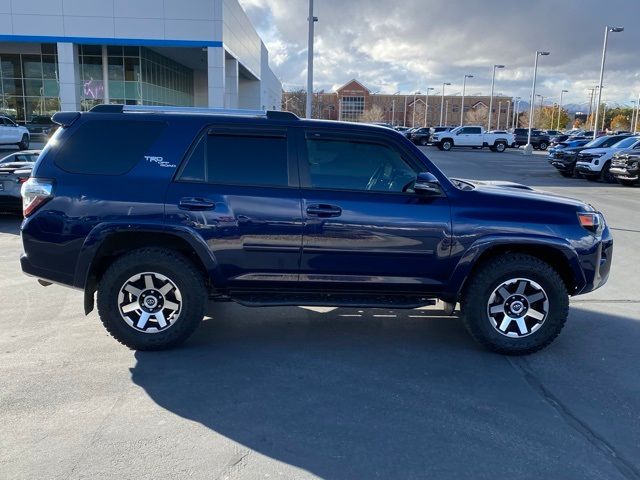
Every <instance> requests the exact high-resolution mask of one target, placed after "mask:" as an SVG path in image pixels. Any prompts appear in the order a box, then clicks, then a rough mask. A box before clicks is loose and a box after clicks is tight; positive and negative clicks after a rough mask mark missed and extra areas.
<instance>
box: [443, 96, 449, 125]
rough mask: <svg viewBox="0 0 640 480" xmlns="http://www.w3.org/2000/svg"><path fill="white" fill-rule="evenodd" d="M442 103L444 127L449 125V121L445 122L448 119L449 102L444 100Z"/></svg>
mask: <svg viewBox="0 0 640 480" xmlns="http://www.w3.org/2000/svg"><path fill="white" fill-rule="evenodd" d="M444 103H446V107H445V109H444V124H445V125H446V124H447V123H449V120H447V119H448V117H449V100H445V101H444Z"/></svg>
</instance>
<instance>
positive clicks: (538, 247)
mask: <svg viewBox="0 0 640 480" xmlns="http://www.w3.org/2000/svg"><path fill="white" fill-rule="evenodd" d="M507 253H521V254H525V255H530V256H532V257H535V258H538V259H540V260H542V261H544V262H546V263H548V264H549V265H551V266H552V267H553V268H554V269H556V271H557V272H558V274H559V275H560V277H561V278H562V280H563V281H564V283H565V285H566V287H567V291H568V292H569V294H570V295H573V294H575V293H576V292H579V291H580V290H581V289H582V288H583V287H584V285H586V279H585V276H584V273H583V272H582V269H581V267H580V261H579V259H578V255H577V253H576V252H575V250H573V248H571V247H570V246H569V245H567V244H566V243H565V242H564V241H562V240H557V241H553V240H551V241H550V240H546V241H540V240H537V239H525V238H519V239H505V238H502V239H500V240H498V241H490V242H483V243H478V244H474V245H473V246H472V247H471V248H469V249H468V250H467V252H466V253H465V255H463V257H462V258H461V259H460V261H459V262H458V265H457V266H456V268H455V270H454V273H453V275H452V276H451V278H450V282H449V288H448V291H449V292H451V295H452V296H456V298H459V297H460V295H461V294H462V293H463V292H464V288H465V286H466V285H467V283H468V279H469V278H470V277H471V275H473V274H474V272H475V271H477V270H478V269H479V268H481V267H482V266H483V265H484V264H486V263H487V262H489V261H491V260H492V259H493V258H496V257H499V256H501V255H504V254H507Z"/></svg>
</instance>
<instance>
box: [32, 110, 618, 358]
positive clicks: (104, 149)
mask: <svg viewBox="0 0 640 480" xmlns="http://www.w3.org/2000/svg"><path fill="white" fill-rule="evenodd" d="M54 121H55V122H56V123H57V124H59V125H60V128H59V129H58V130H57V131H56V133H55V134H54V135H53V137H52V139H51V141H49V143H48V144H47V146H46V147H45V149H44V150H43V152H42V154H41V155H40V157H39V159H38V161H37V162H36V165H35V168H34V171H33V176H32V177H31V178H30V179H29V180H28V181H27V182H26V183H25V184H24V186H23V188H22V194H23V201H24V203H23V209H24V216H25V219H24V222H23V224H22V227H21V230H22V241H23V246H24V254H23V255H22V257H21V263H22V269H23V271H24V272H25V273H27V274H29V275H32V276H34V277H37V278H38V279H39V281H40V283H41V284H43V285H48V284H51V283H58V284H62V285H67V286H70V287H74V288H77V289H80V290H82V291H84V310H85V313H89V312H90V311H91V310H92V309H93V306H94V297H95V298H97V305H98V312H99V316H100V319H101V320H102V322H103V323H104V325H105V327H106V329H107V330H108V331H109V332H110V333H111V334H112V335H113V336H114V337H115V338H116V339H117V340H118V341H120V342H122V343H123V344H125V345H127V346H129V347H130V348H134V349H140V350H154V349H162V348H168V347H172V346H175V345H178V344H180V343H181V342H183V341H184V340H185V339H187V337H189V336H190V335H191V334H192V333H193V332H194V331H195V330H196V327H197V326H198V324H199V323H200V321H201V320H202V319H203V317H204V316H205V315H209V316H215V315H216V308H215V307H216V303H217V302H223V301H235V302H238V303H240V304H243V305H248V306H253V307H259V306H266V305H268V306H273V305H330V306H353V307H385V308H416V307H420V306H425V305H433V304H434V303H435V300H437V299H439V300H440V301H441V302H442V304H443V305H444V310H445V311H446V312H447V313H452V312H453V311H454V308H455V306H456V304H457V303H460V308H461V315H462V319H463V321H464V324H465V325H466V328H467V329H468V330H469V332H470V333H471V335H472V336H473V337H474V338H475V339H476V340H477V341H478V342H479V343H481V344H482V345H484V346H486V347H487V348H489V349H492V350H494V351H497V352H502V353H506V354H523V353H529V352H533V351H536V350H538V349H540V348H542V347H544V346H546V345H548V344H549V343H551V341H552V340H553V339H554V338H555V337H556V336H557V335H558V333H559V332H560V330H561V329H562V327H563V325H564V323H565V320H566V318H567V313H568V308H569V297H570V296H572V295H579V294H583V293H586V292H589V291H591V290H594V289H596V288H598V287H600V286H601V285H603V284H604V283H605V282H606V280H607V277H608V274H609V269H610V265H611V255H612V248H613V247H612V238H611V235H610V233H609V230H608V228H607V226H606V224H605V221H604V218H603V216H602V215H601V214H600V213H599V212H598V211H596V210H595V209H594V208H593V207H591V206H590V205H587V204H585V203H583V202H581V201H577V200H571V199H567V198H562V197H557V196H554V195H551V194H548V193H545V192H540V191H535V190H533V189H530V188H528V187H525V186H523V185H518V184H513V183H507V182H474V181H470V180H461V179H450V178H447V177H446V176H445V175H443V173H442V172H441V171H440V170H438V168H436V166H435V165H434V164H433V163H431V161H429V159H428V158H427V157H426V156H425V155H424V154H423V153H422V152H421V151H420V150H419V149H418V148H417V147H415V146H414V145H413V144H412V143H411V142H410V141H409V140H407V139H406V138H404V137H403V136H402V135H401V134H399V133H397V132H395V131H393V130H391V129H387V128H383V127H375V126H367V125H357V124H347V123H340V122H325V121H312V120H300V119H298V118H297V117H296V116H294V115H293V114H291V113H286V112H259V111H255V112H254V111H216V110H208V109H202V110H199V109H181V108H171V107H146V106H120V105H102V106H98V107H95V108H94V109H93V110H91V111H90V112H87V113H82V114H81V113H77V112H62V113H57V114H56V115H55V116H54Z"/></svg>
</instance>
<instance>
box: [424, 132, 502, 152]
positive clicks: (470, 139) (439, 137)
mask: <svg viewBox="0 0 640 480" xmlns="http://www.w3.org/2000/svg"><path fill="white" fill-rule="evenodd" d="M431 143H433V144H434V145H436V146H437V147H438V148H439V149H440V150H444V151H447V152H448V151H449V150H451V149H452V148H453V147H474V148H483V147H489V148H490V149H491V150H492V151H494V152H504V151H505V150H506V149H507V147H511V146H515V140H514V136H513V134H511V133H487V132H485V131H484V128H482V127H480V126H477V125H476V126H474V125H469V126H465V127H456V128H454V129H453V130H451V131H448V132H440V133H434V134H432V135H431Z"/></svg>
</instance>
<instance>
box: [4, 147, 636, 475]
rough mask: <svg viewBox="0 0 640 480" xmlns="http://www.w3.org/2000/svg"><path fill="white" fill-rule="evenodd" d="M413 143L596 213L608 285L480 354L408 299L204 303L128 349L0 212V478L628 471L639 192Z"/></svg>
mask: <svg viewBox="0 0 640 480" xmlns="http://www.w3.org/2000/svg"><path fill="white" fill-rule="evenodd" d="M424 150H425V152H426V153H427V155H428V156H429V157H430V158H431V159H432V160H434V162H435V163H436V164H437V165H439V166H440V167H441V168H442V169H443V170H444V171H445V172H446V173H447V174H449V175H451V176H457V177H460V178H478V179H498V180H511V181H518V182H521V183H525V184H528V185H531V186H535V187H539V188H541V189H543V190H548V191H550V192H553V193H559V194H562V195H566V196H572V197H576V198H581V199H584V200H587V201H589V202H590V203H592V204H593V205H594V206H596V207H597V208H599V209H601V210H602V211H603V212H604V214H605V215H606V218H607V221H608V223H609V225H610V227H611V228H612V229H613V235H614V239H615V249H614V260H613V267H612V272H611V278H610V280H609V283H608V284H607V285H605V286H604V287H603V288H601V289H600V290H597V291H596V292H593V293H591V294H588V295H585V296H582V297H576V298H574V299H572V301H571V311H570V317H569V321H568V322H567V326H566V327H565V329H564V330H563V332H562V334H561V335H560V337H559V338H558V339H557V340H556V341H555V342H554V343H553V344H552V345H551V346H550V347H549V348H547V349H546V350H544V351H542V352H539V353H537V354H534V355H531V356H528V357H519V358H513V357H511V358H508V357H504V356H500V355H496V354H492V353H488V352H486V351H484V350H482V349H481V348H479V347H478V346H476V344H475V343H474V342H473V341H472V340H471V338H470V337H469V336H468V335H467V334H466V332H465V330H464V328H463V326H462V324H461V322H460V321H459V320H458V319H457V318H456V317H455V316H454V317H452V318H449V317H447V318H445V317H426V316H425V315H424V312H421V311H420V310H408V311H407V310H357V309H343V308H340V309H314V310H310V309H304V308H297V307H290V308H260V309H250V308H245V307H241V306H237V305H232V304H222V305H221V306H220V307H219V311H218V314H217V315H216V316H215V318H211V319H207V320H205V321H204V322H203V324H202V326H201V327H200V328H199V330H198V331H197V332H196V334H195V335H194V337H193V338H192V339H191V340H190V341H189V342H188V343H187V345H186V346H184V347H183V348H180V349H177V350H174V351H168V352H156V353H152V352H140V353H136V352H132V351H129V350H127V349H126V348H125V347H122V346H121V345H119V344H118V343H116V342H115V341H114V340H113V339H111V338H110V337H109V336H108V335H107V333H106V332H105V331H104V329H103V327H102V325H101V324H100V321H99V319H98V317H97V314H96V313H95V312H93V313H91V314H90V315H89V316H87V317H85V316H84V315H83V314H82V294H81V292H77V291H73V290H69V289H66V288H62V287H58V286H51V287H48V288H43V287H40V286H39V285H38V284H37V283H36V281H35V280H34V279H31V278H28V277H26V276H24V275H23V274H22V273H21V272H20V268H19V264H18V260H17V258H18V255H19V253H20V251H21V246H20V239H19V219H16V218H12V217H0V308H1V310H0V312H1V313H0V425H1V429H0V478H2V479H14V478H15V479H23V478H24V479H80V478H87V479H89V478H90V479H100V478H137V479H141V478H153V479H161V478H167V479H168V478H207V479H214V478H230V479H231V478H233V479H236V478H240V479H254V478H295V479H303V478H330V479H344V480H351V479H361V478H362V479H371V478H380V479H405V478H439V479H440V478H443V479H449V478H450V479H463V478H473V479H484V478H487V479H489V478H490V479H495V478H512V479H533V478H544V479H562V480H565V479H626V480H629V479H640V413H639V412H640V371H639V369H638V365H639V364H640V347H639V345H640V313H639V312H638V307H639V306H640V301H639V300H638V297H637V292H638V286H639V285H640V274H639V273H638V268H639V267H640V253H639V252H640V248H638V245H639V244H640V213H639V212H640V189H638V188H635V189H633V188H624V187H621V186H618V185H603V184H594V183H591V182H587V181H586V180H579V179H565V178H562V177H560V175H558V174H557V173H556V172H555V171H554V169H553V168H552V167H550V166H549V165H548V164H547V162H546V159H545V157H544V155H542V154H540V153H537V154H535V155H533V156H531V157H525V156H523V155H522V154H521V153H520V152H518V151H508V152H506V153H504V154H499V153H492V152H489V151H476V150H454V151H451V152H440V151H438V150H436V149H434V148H429V147H427V148H425V149H424Z"/></svg>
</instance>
